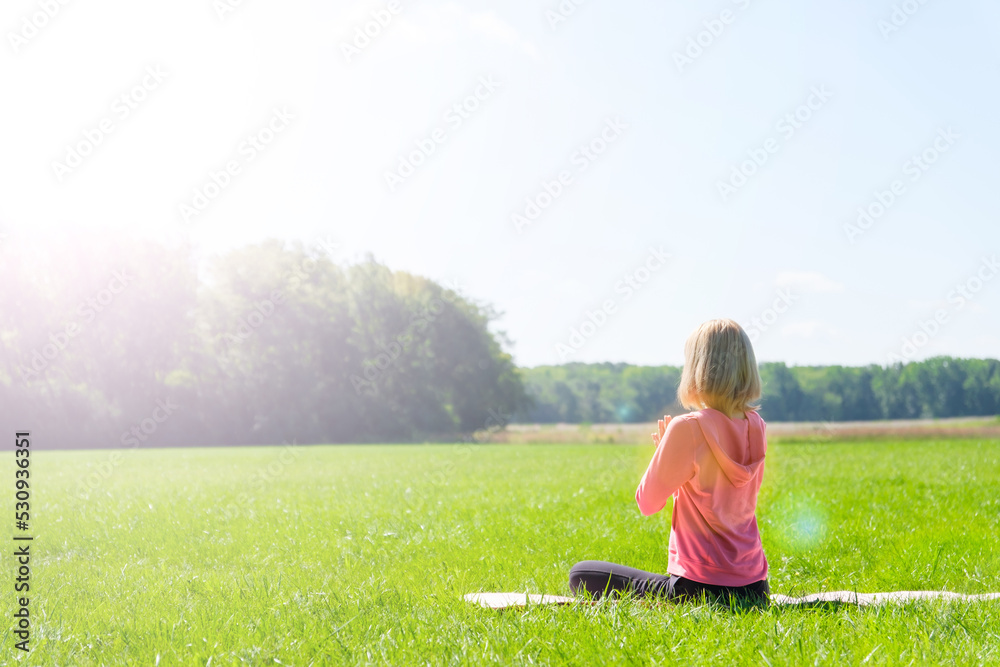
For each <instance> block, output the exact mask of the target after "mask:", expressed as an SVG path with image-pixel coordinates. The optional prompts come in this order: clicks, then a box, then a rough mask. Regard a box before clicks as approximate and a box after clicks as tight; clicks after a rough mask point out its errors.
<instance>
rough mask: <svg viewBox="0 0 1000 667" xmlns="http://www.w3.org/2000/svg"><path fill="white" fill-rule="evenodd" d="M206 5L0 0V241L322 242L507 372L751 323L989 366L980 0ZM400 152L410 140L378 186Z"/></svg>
mask: <svg viewBox="0 0 1000 667" xmlns="http://www.w3.org/2000/svg"><path fill="white" fill-rule="evenodd" d="M232 1H233V2H234V3H235V2H236V0H232ZM223 2H224V0H219V1H218V2H215V3H214V4H213V2H212V0H198V1H197V2H190V1H182V2H174V3H163V4H155V5H153V6H147V5H145V4H139V3H134V2H124V1H112V0H92V1H90V2H86V3H83V2H72V3H69V4H67V5H65V6H60V8H59V10H58V12H57V13H56V14H55V15H54V16H52V17H51V18H48V19H47V20H46V21H44V23H45V25H43V26H41V27H40V28H38V29H37V31H33V30H32V29H31V28H30V27H25V26H26V23H25V22H26V21H27V22H29V23H30V22H31V21H32V20H34V21H36V22H37V23H42V22H43V21H41V19H37V18H33V17H34V15H35V14H36V13H37V12H38V11H40V10H39V6H38V5H37V4H36V3H35V2H33V1H29V0H16V1H15V0H12V1H11V2H8V3H6V5H5V7H4V9H3V11H2V15H0V29H2V30H3V31H4V44H3V47H2V48H0V88H2V89H3V90H4V91H7V97H6V99H7V104H5V105H4V108H3V110H2V111H0V114H2V118H3V121H4V122H3V128H4V132H3V133H2V138H0V153H2V155H3V160H2V161H0V170H2V171H0V232H2V233H4V234H7V235H8V238H10V237H16V236H23V237H25V238H34V239H36V240H42V241H43V240H44V238H45V237H46V235H48V234H53V233H55V234H58V233H61V232H63V231H65V230H68V229H76V230H86V231H87V232H93V233H94V234H116V233H121V232H123V231H126V232H128V233H135V234H142V235H149V236H154V237H157V238H163V239H177V238H181V237H184V236H190V237H191V238H192V239H194V240H195V241H196V242H197V243H198V244H199V246H200V247H201V248H202V249H203V251H204V252H205V253H213V252H218V251H221V250H225V249H227V248H230V247H234V246H238V245H242V244H246V243H250V242H255V241H258V240H260V239H263V238H266V237H280V238H287V239H301V240H304V241H306V242H313V241H314V240H316V239H319V238H327V239H333V240H335V241H337V242H338V243H340V244H341V246H340V250H339V251H338V252H339V255H340V256H341V258H343V259H348V260H349V259H352V258H360V257H362V256H363V255H364V254H366V253H369V252H370V253H372V254H373V255H374V256H375V257H376V258H377V259H379V260H381V261H383V262H385V263H386V264H388V265H389V266H390V267H392V268H394V269H404V270H408V271H412V272H415V273H419V274H423V275H426V276H429V277H431V278H434V279H436V280H439V281H442V282H444V281H452V283H454V284H457V285H460V286H461V290H462V291H463V292H464V293H465V294H467V295H468V296H470V297H473V298H475V299H477V300H481V301H485V302H488V303H491V304H493V305H494V306H495V307H496V308H497V309H499V310H500V311H502V312H503V313H504V315H503V317H502V319H501V320H500V321H499V322H498V323H497V326H498V327H499V328H500V329H503V330H505V331H506V332H507V334H508V335H509V336H510V338H511V339H512V340H513V342H514V346H513V348H512V351H513V353H514V355H515V359H516V361H517V362H518V363H520V364H522V365H537V364H543V363H558V362H560V361H563V360H569V359H574V360H579V361H629V362H634V363H642V364H662V363H670V364H678V363H680V362H681V360H682V345H683V341H684V338H685V337H686V335H687V334H688V332H689V331H690V330H691V329H692V328H694V327H695V326H696V325H697V324H698V323H699V322H701V321H703V320H705V319H708V318H712V317H732V318H733V319H736V320H737V321H739V322H741V323H743V324H744V325H745V326H747V327H756V326H757V325H755V324H754V323H753V321H754V318H757V319H758V320H760V318H764V320H763V321H761V323H762V324H763V325H764V326H762V327H759V328H758V330H757V331H756V332H755V336H754V337H755V344H756V348H757V353H758V358H759V359H761V360H783V361H786V362H789V363H795V364H829V363H842V364H865V363H873V362H874V363H885V362H886V360H887V358H888V355H890V354H891V353H894V352H895V353H897V354H900V353H902V352H903V350H902V342H903V339H904V337H905V338H908V339H910V340H911V341H913V339H914V336H916V343H917V344H915V345H914V346H913V347H912V348H910V350H909V351H907V352H906V355H907V358H914V359H921V358H925V357H927V356H932V355H935V354H951V355H957V356H991V357H996V356H1000V308H998V303H1000V274H998V275H997V276H995V277H994V276H993V273H995V271H996V270H995V269H993V268H990V266H991V265H990V262H989V261H987V262H986V264H984V259H985V260H990V258H992V257H994V256H995V254H996V253H998V252H1000V231H998V226H997V219H998V213H1000V200H998V198H997V195H996V188H997V181H998V177H1000V167H998V163H997V155H998V154H1000V150H998V149H1000V124H998V123H997V121H996V118H997V107H998V101H1000V100H998V97H997V87H996V85H995V84H996V76H997V72H998V71H1000V47H998V44H1000V39H998V37H1000V35H998V32H1000V30H998V28H997V26H998V25H1000V6H998V5H996V3H990V2H986V1H985V0H983V1H974V0H957V1H953V2H948V3H945V2H938V1H933V0H932V1H929V2H926V4H923V5H920V4H919V3H917V2H916V1H914V2H913V3H912V6H913V7H916V8H918V9H917V11H916V12H915V13H913V14H912V15H909V16H908V15H905V14H897V16H896V17H895V18H896V23H897V24H899V25H893V24H892V23H891V21H892V19H893V11H894V2H893V1H890V0H879V1H873V0H868V1H866V2H861V1H860V0H843V1H841V2H836V3H800V2H789V1H785V2H777V1H774V0H771V1H769V2H763V1H760V0H753V1H750V2H747V0H739V2H732V1H725V2H695V3H679V2H668V3H654V2H641V3H612V2H607V1H602V0H587V1H585V2H582V3H581V4H580V5H579V6H578V7H576V10H575V11H574V12H573V13H572V15H571V16H569V17H567V19H566V20H565V21H560V22H558V23H557V24H556V25H555V26H554V27H553V25H552V24H551V21H550V17H549V16H547V12H548V11H550V10H551V11H556V10H557V8H558V7H559V2H558V1H557V0H551V1H549V2H519V3H503V4H501V3H495V4H489V3H481V2H464V3H454V2H436V1H435V0H413V1H412V2H410V1H407V0H399V2H398V4H396V5H395V7H396V8H397V9H398V11H397V12H396V13H392V12H391V11H389V10H387V9H386V8H387V6H388V5H389V3H387V2H369V3H344V2H337V3H321V2H300V1H289V2H283V3H276V2H270V3H269V2H263V0H243V2H241V3H239V4H238V5H236V6H235V7H232V8H231V9H232V11H224V12H223V11H220V9H219V8H220V7H223V6H224V5H223ZM564 4H568V3H564ZM897 5H898V3H897ZM225 6H227V7H228V5H225ZM380 10H381V11H384V12H388V15H389V16H391V20H389V21H387V25H385V26H384V27H380V28H379V30H378V31H377V32H378V34H377V35H376V36H374V37H372V38H371V39H370V42H369V43H368V44H367V46H364V48H359V49H358V52H356V53H352V54H350V55H346V54H345V51H344V47H343V45H344V44H351V43H352V42H353V40H354V39H355V34H356V33H355V30H356V28H361V29H362V30H364V28H365V25H366V23H367V22H369V21H371V20H372V18H371V16H372V12H379V11H380ZM724 11H725V12H727V13H725V14H723V12H724ZM220 14H222V15H221V16H220ZM382 16H383V21H384V22H385V16H386V14H383V15H382ZM719 17H722V18H723V19H725V20H726V21H727V22H726V23H723V22H722V21H721V20H720V21H719V22H718V23H713V21H714V20H715V19H717V18H719ZM901 17H905V21H903V20H901ZM880 21H884V22H886V23H884V24H883V25H882V27H881V28H880V25H879V23H880ZM706 22H708V23H707V27H706ZM886 26H891V27H892V30H891V31H890V30H889V29H887V27H886ZM711 28H714V29H715V32H716V33H718V34H716V35H713V34H711V32H710V29H711ZM896 28H898V29H896ZM371 31H372V32H376V31H375V30H374V27H371ZM699 33H702V34H700V35H699ZM12 35H13V36H12ZM699 39H700V41H701V42H702V43H703V44H704V45H705V46H703V47H702V48H701V52H700V53H698V51H697V49H695V48H694V47H692V48H691V50H690V51H689V55H690V54H693V55H694V56H696V57H692V58H691V59H690V61H689V62H688V61H685V62H681V61H679V60H678V56H677V54H684V53H685V50H686V49H688V46H689V40H694V43H697V41H698V40H699ZM157 71H158V72H159V74H157V75H156V76H153V75H152V74H149V72H157ZM483 79H485V80H492V81H493V82H495V83H496V86H495V87H493V86H490V87H483V86H482V85H481V84H480V81H481V80H483ZM815 91H820V93H821V94H819V95H817V94H816V92H815ZM477 92H478V93H479V96H480V98H481V99H478V100H470V101H469V106H470V107H472V106H475V107H477V108H475V109H474V110H470V111H467V112H463V115H459V114H458V112H455V111H452V112H451V113H449V109H451V108H452V107H453V105H455V104H461V103H462V102H463V100H465V99H466V98H467V97H469V96H470V95H473V96H474V95H475V94H476V93H477ZM122 95H125V96H126V98H125V99H124V100H122V99H121V96H122ZM809 104H811V105H812V108H809V106H808V105H809ZM802 105H806V106H805V107H803V106H802ZM275 109H278V110H279V111H280V110H282V109H284V111H282V112H281V113H282V114H283V115H282V116H279V117H276V116H275ZM796 113H798V114H799V119H798V120H794V117H795V114H796ZM289 114H290V115H291V116H292V118H291V120H288V115H289ZM788 114H792V119H793V120H787V119H786V116H787V115H788ZM102 121H107V122H106V124H105V127H110V128H111V131H110V133H105V132H103V131H101V134H102V135H103V137H102V139H101V142H100V143H99V144H98V145H97V146H96V147H95V148H94V149H93V151H92V152H91V154H90V155H87V156H83V157H82V159H81V164H80V165H79V166H77V167H75V168H71V169H70V170H69V171H67V170H66V169H64V168H62V167H59V166H56V165H54V163H55V162H59V163H62V164H66V160H67V159H68V158H67V151H68V150H69V148H68V147H70V146H74V145H77V144H79V143H80V142H81V141H84V142H85V141H87V140H86V138H85V137H86V136H87V135H88V134H89V136H90V137H95V136H96V134H95V132H98V131H100V128H101V123H102ZM609 121H611V122H612V125H608V123H609ZM269 125H270V130H266V128H268V127H269ZM435 128H440V131H438V132H436V133H435ZM262 131H263V132H262ZM261 132H262V138H261V139H260V140H259V141H258V145H259V150H258V148H254V147H252V145H251V144H250V143H247V144H244V143H243V142H244V141H245V140H246V139H247V137H248V135H250V134H257V133H261ZM602 132H603V133H604V134H605V139H609V141H607V142H606V143H605V144H604V149H603V152H602V153H601V154H599V155H597V154H595V153H591V156H592V158H591V157H586V156H584V154H583V153H578V150H579V148H580V146H582V145H586V144H590V143H591V142H594V146H595V151H596V150H599V149H601V148H602V142H603V141H604V139H600V138H601V136H602ZM85 133H86V134H85ZM269 133H270V134H272V135H273V138H272V140H271V141H270V143H267V144H266V145H264V144H263V143H262V142H263V141H264V139H268V138H269V136H268V135H269ZM435 137H436V138H437V139H439V140H440V141H435ZM418 142H422V143H424V145H428V142H430V143H431V144H433V145H434V151H433V153H431V154H430V155H429V156H428V157H426V158H425V159H423V160H422V164H420V165H419V166H416V167H415V169H414V170H413V173H412V174H411V175H408V176H406V177H405V178H402V179H401V182H398V181H397V182H396V183H395V184H394V186H393V187H390V185H389V184H387V179H386V176H385V174H386V172H387V171H392V170H396V169H397V168H398V163H399V158H400V156H401V155H407V154H409V153H410V152H411V151H413V150H415V148H416V143H418ZM935 142H937V145H936V146H935ZM83 150H87V147H86V146H84V147H83ZM925 151H927V155H926V157H927V159H928V160H930V159H933V160H934V161H933V164H927V163H922V164H923V166H922V167H921V166H919V165H917V163H916V162H912V161H911V160H912V158H913V157H914V156H918V157H919V156H920V155H921V154H923V153H924V152H925ZM754 154H756V156H757V158H758V161H760V162H762V163H763V164H762V165H761V166H759V167H757V165H755V164H749V165H747V167H746V171H748V172H749V171H754V172H755V173H753V174H752V175H750V176H749V177H747V178H746V182H745V183H742V184H741V185H740V186H739V187H735V186H734V187H733V190H732V191H730V192H728V194H727V195H725V196H724V195H723V194H722V193H721V192H720V187H719V185H720V183H729V184H730V185H733V181H731V180H730V179H731V175H732V171H733V169H734V168H738V167H739V166H740V165H741V163H742V162H744V161H745V160H747V159H750V157H751V156H752V155H754ZM762 156H763V157H766V161H764V160H763V159H762ZM420 157H421V156H418V159H419V158H420ZM230 161H232V162H233V163H234V164H235V165H236V166H237V167H238V168H239V172H238V173H236V174H235V175H233V176H231V178H230V179H229V182H228V184H227V185H226V186H225V187H223V188H221V190H220V191H219V192H218V193H217V194H216V196H215V197H214V198H213V199H212V201H211V202H210V203H209V204H208V206H207V207H206V208H205V209H204V210H203V211H201V212H199V213H198V214H197V215H189V216H188V217H189V220H188V221H185V220H184V217H185V216H184V214H183V213H182V211H181V205H182V204H186V205H192V206H193V203H194V200H195V196H194V190H195V188H198V189H203V188H204V187H205V185H206V184H209V183H211V180H210V171H219V170H222V169H224V168H225V167H226V164H227V162H230ZM908 161H910V162H908ZM583 167H585V168H583ZM560 172H566V173H565V174H563V175H564V177H565V176H567V175H568V177H569V178H568V179H567V183H568V184H565V185H562V186H560V187H562V191H561V192H560V193H559V194H558V196H556V197H555V198H554V199H553V200H552V201H551V203H549V205H548V206H547V207H546V208H544V210H542V211H541V213H540V215H538V216H537V217H536V218H535V219H534V220H533V221H532V222H531V224H529V225H527V226H525V227H523V228H522V229H521V231H520V232H519V231H518V230H517V229H516V226H515V224H514V222H513V221H512V214H514V213H522V214H523V213H524V212H525V208H526V202H525V200H526V198H528V197H532V198H535V197H537V196H538V195H539V193H543V192H545V191H544V189H543V186H542V181H543V180H544V181H547V182H552V181H557V180H558V178H559V175H560ZM219 178H220V179H221V181H225V180H226V178H225V177H219ZM894 181H899V182H898V183H897V184H896V189H897V193H896V194H892V187H893V182H894ZM736 183H740V181H739V180H737V181H736ZM550 189H552V190H553V191H556V189H557V188H556V186H553V185H550ZM210 190H211V188H210ZM879 192H886V193H887V194H883V195H882V198H883V200H884V201H886V202H888V201H889V197H892V198H893V201H892V203H891V204H889V205H888V206H887V207H886V210H885V211H884V213H883V214H882V215H881V217H878V218H877V219H873V221H872V223H871V224H870V225H869V226H868V227H867V229H861V228H860V227H859V228H858V229H860V231H861V233H860V234H855V233H852V234H849V233H848V231H845V226H846V225H850V224H856V220H857V217H858V213H857V209H858V208H859V207H869V206H872V205H873V203H874V204H878V195H877V193H879ZM542 203H547V202H545V197H542ZM879 205H880V204H879ZM873 210H874V211H876V212H877V211H878V206H875V207H874V209H873ZM855 231H858V230H855ZM852 239H853V242H852ZM651 249H652V250H656V251H657V252H659V253H666V254H669V255H670V258H669V259H668V260H666V262H665V263H663V262H661V261H660V260H655V261H653V260H650V258H651V254H650V252H651ZM647 261H650V262H651V266H653V267H654V268H655V270H652V271H649V272H648V274H647V273H646V271H647V270H648V269H646V268H643V267H644V265H645V263H646V262H647ZM637 271H638V275H637V276H636V279H642V278H643V277H646V278H647V279H646V280H645V282H643V283H641V284H640V283H638V282H636V283H635V285H636V287H637V288H631V287H627V285H626V283H624V282H620V281H622V280H623V276H625V275H626V274H635V273H636V272H637ZM977 274H978V275H977ZM959 285H962V286H963V289H965V290H966V292H967V296H961V294H960V293H959V292H958V291H957V287H958V286H959ZM977 286H978V291H976V288H977ZM782 295H785V300H784V301H783V300H782V298H783V297H782ZM607 301H610V302H611V306H612V308H611V309H610V310H612V312H611V313H610V314H609V315H607V316H606V317H605V318H603V319H602V316H599V315H595V319H596V320H598V321H599V322H602V325H601V326H600V327H594V328H593V329H591V328H589V325H588V326H587V327H584V328H585V329H586V331H585V333H586V334H588V335H586V336H582V337H577V338H576V339H575V341H576V342H577V343H579V342H580V341H581V340H582V341H583V344H582V346H580V347H579V350H576V351H574V352H573V353H572V355H569V356H566V355H562V354H560V349H563V348H560V347H559V344H564V345H566V346H569V345H570V344H571V342H572V340H571V339H572V337H571V331H572V329H573V328H574V327H575V328H577V329H579V328H580V327H581V325H582V324H583V323H584V322H586V321H587V312H588V311H591V312H593V311H596V310H597V309H599V308H601V307H602V304H604V303H605V302H607ZM776 301H777V309H776V310H775V311H774V312H769V311H768V309H769V308H772V307H774V305H775V303H776ZM786 302H790V303H786ZM778 310H781V311H783V312H778ZM936 316H937V317H938V323H937V326H936V327H935V326H930V325H927V324H925V328H926V329H927V330H928V331H930V332H931V334H932V335H927V334H922V337H921V332H922V330H921V322H922V321H923V322H925V323H926V322H927V321H928V320H934V319H935V317H936ZM765 327H766V328H765ZM563 351H565V349H563Z"/></svg>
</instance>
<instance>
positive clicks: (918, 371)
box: [518, 357, 1000, 423]
mask: <svg viewBox="0 0 1000 667" xmlns="http://www.w3.org/2000/svg"><path fill="white" fill-rule="evenodd" d="M521 372H522V375H523V377H524V382H525V386H526V387H527V392H528V395H529V396H530V397H531V399H532V405H531V407H529V408H527V409H525V410H524V411H523V412H522V413H521V414H519V415H518V420H519V421H523V422H541V423H552V422H568V423H579V422H591V423H607V422H645V421H651V420H654V419H657V418H659V417H660V416H662V415H664V414H678V413H679V412H683V411H684V409H683V408H682V407H680V406H679V405H678V404H677V402H676V392H677V385H678V384H679V382H680V373H681V369H680V367H676V366H633V365H630V364H613V363H601V364H583V363H570V364H564V365H559V366H538V367H535V368H527V369H522V370H521ZM760 374H761V380H762V381H763V396H762V397H761V410H760V413H761V416H763V417H764V419H765V420H770V421H864V420H873V419H917V418H926V417H960V416H980V415H996V414H1000V361H997V360H996V359H956V358H953V357H934V358H932V359H927V360H926V361H921V362H911V363H908V364H905V365H904V364H895V365H891V366H888V367H882V366H877V365H870V366H861V367H849V366H792V367H789V366H786V365H785V364H784V363H780V362H777V363H774V362H772V363H762V364H760Z"/></svg>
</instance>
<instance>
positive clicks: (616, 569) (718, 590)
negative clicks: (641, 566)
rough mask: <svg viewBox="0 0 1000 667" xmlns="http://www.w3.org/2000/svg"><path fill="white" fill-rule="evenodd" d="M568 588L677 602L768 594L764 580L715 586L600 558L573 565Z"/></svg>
mask: <svg viewBox="0 0 1000 667" xmlns="http://www.w3.org/2000/svg"><path fill="white" fill-rule="evenodd" d="M569 588H570V590H571V591H573V593H574V594H576V593H577V591H579V590H581V589H582V590H585V591H588V592H589V593H590V595H591V597H593V598H595V599H598V598H601V597H604V596H607V597H610V598H614V597H618V596H619V595H621V594H623V593H632V594H634V595H635V596H636V597H643V598H653V597H661V598H665V599H667V600H676V601H678V602H680V601H683V600H685V599H700V598H701V594H702V593H705V595H706V597H707V598H709V599H713V598H714V599H718V598H721V599H722V601H724V602H728V601H729V598H730V597H732V598H735V599H736V600H739V601H745V602H754V603H766V602H767V600H768V596H769V595H770V593H771V589H770V587H769V586H768V585H767V579H762V580H760V581H758V582H756V583H753V584H748V585H746V586H715V585H712V584H703V583H700V582H697V581H691V580H690V579H685V578H684V577H678V576H676V575H672V574H669V575H668V574H654V573H652V572H646V571H644V570H637V569H635V568H634V567H628V566H625V565H618V564H617V563H608V562H606V561H603V560H584V561H580V562H579V563H577V564H576V565H574V566H573V569H571V570H570V571H569Z"/></svg>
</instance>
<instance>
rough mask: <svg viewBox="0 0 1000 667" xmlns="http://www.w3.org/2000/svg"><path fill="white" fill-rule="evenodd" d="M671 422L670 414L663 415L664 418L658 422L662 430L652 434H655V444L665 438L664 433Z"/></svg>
mask: <svg viewBox="0 0 1000 667" xmlns="http://www.w3.org/2000/svg"><path fill="white" fill-rule="evenodd" d="M669 423H670V415H663V419H661V420H659V421H658V422H656V424H657V426H658V427H659V431H660V432H659V433H652V434H651V435H652V436H653V444H654V445H659V444H660V440H663V435H664V434H665V433H666V432H667V424H669Z"/></svg>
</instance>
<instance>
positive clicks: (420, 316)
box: [0, 238, 1000, 448]
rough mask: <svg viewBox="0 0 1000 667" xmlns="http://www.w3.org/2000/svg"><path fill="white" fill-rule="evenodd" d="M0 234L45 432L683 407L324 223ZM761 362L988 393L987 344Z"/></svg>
mask: <svg viewBox="0 0 1000 667" xmlns="http://www.w3.org/2000/svg"><path fill="white" fill-rule="evenodd" d="M0 252H2V261H0V281H2V283H0V284H2V286H3V287H2V290H0V406H2V408H0V409H2V411H3V413H4V417H5V420H4V421H5V423H12V424H14V427H15V428H18V429H30V430H31V431H32V433H33V434H34V436H35V438H36V439H37V440H38V441H39V442H40V443H42V446H43V447H52V448H80V447H139V446H169V445H233V444H264V443H278V444H280V443H284V442H288V443H291V442H297V443H318V442H412V441H427V440H430V441H456V440H468V439H470V437H472V435H473V434H475V433H476V432H480V431H483V430H490V429H496V428H502V427H503V426H505V425H506V424H507V423H509V422H593V423H597V422H641V421H649V420H653V419H656V418H657V417H658V416H660V415H662V414H665V413H672V414H676V413H678V412H680V411H681V408H680V407H679V406H678V405H676V403H675V393H676V389H677V383H678V380H679V378H680V368H678V367H672V366H657V367H644V366H635V365H629V364H624V363H596V364H582V363H570V364H565V365H560V366H539V367H534V368H518V367H516V365H515V363H514V361H513V359H512V357H511V354H510V353H509V351H508V350H509V348H510V341H508V340H507V339H506V337H505V336H504V334H503V333H502V332H500V331H497V330H496V326H495V324H496V321H497V319H498V317H499V313H497V312H496V311H495V310H494V309H493V308H492V307H491V306H490V305H489V304H484V303H479V302H476V301H474V300H472V299H471V298H470V297H469V296H467V295H464V294H459V293H458V292H456V291H455V290H453V289H450V288H448V287H446V286H443V285H440V284H437V283H435V282H433V281H431V280H429V279H426V278H422V277H419V276H415V275H411V274H409V273H406V272H403V271H393V270H391V269H389V268H388V267H386V266H385V265H383V264H381V263H379V262H377V261H375V260H374V259H372V258H370V257H368V258H365V259H364V260H358V261H354V262H351V263H343V262H338V261H335V257H334V254H333V253H331V252H329V249H328V248H325V247H324V245H323V243H314V244H313V245H312V246H306V245H303V244H297V245H296V244H285V243H282V242H279V241H268V242H264V243H260V244H257V245H253V246H247V247H243V248H239V249H236V250H231V251H229V252H228V253H226V254H222V255H218V256H212V257H201V256H199V255H198V254H197V253H196V252H195V251H194V250H193V248H192V247H191V246H190V245H186V244H184V243H173V244H171V243H166V242H154V241H139V240H135V239H124V238H123V239H117V240H114V241H109V242H101V243H95V242H86V241H81V240H79V239H63V240H60V239H53V240H52V241H51V242H50V243H49V244H48V245H46V246H45V247H44V248H37V247H36V248H30V247H22V248H18V247H16V246H13V245H11V244H9V243H8V244H4V247H3V248H2V250H0ZM760 370H761V375H762V378H763V381H764V395H763V398H762V408H761V412H762V414H763V416H764V417H765V419H768V420H771V421H803V420H809V421H820V420H831V421H838V420H870V419H896V418H916V417H951V416H960V415H994V414H997V413H1000V362H998V361H996V360H993V359H953V358H947V357H940V358H934V359H929V360H926V361H922V362H915V363H909V364H906V365H901V364H897V365H895V366H889V367H880V366H874V365H872V366H865V367H856V368H855V367H842V366H826V367H788V366H786V365H785V364H783V363H763V364H761V365H760Z"/></svg>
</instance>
